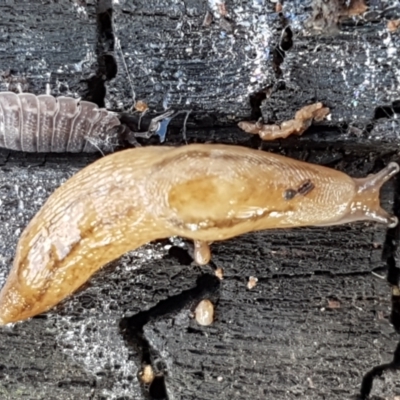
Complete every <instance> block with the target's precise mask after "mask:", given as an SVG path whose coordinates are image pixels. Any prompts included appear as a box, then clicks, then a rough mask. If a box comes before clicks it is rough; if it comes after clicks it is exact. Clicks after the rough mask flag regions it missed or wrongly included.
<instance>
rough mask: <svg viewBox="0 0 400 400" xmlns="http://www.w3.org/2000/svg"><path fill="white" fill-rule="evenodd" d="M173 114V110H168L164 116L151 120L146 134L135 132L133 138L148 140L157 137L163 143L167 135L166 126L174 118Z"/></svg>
mask: <svg viewBox="0 0 400 400" xmlns="http://www.w3.org/2000/svg"><path fill="white" fill-rule="evenodd" d="M174 113H175V111H174V110H168V111H167V112H165V113H164V114H161V115H158V116H157V117H155V118H153V119H152V120H151V122H150V125H149V128H148V130H147V131H146V132H135V133H134V134H135V137H142V138H145V139H150V138H151V137H152V136H153V135H158V136H159V137H160V142H161V143H162V142H164V140H165V136H166V135H167V128H168V125H169V123H170V121H171V119H172V118H173V117H174V115H173V114H174Z"/></svg>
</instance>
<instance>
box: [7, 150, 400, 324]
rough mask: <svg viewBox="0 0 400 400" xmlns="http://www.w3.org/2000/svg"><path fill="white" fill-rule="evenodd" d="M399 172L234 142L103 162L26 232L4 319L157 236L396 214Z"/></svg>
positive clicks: (63, 190) (45, 303) (45, 304)
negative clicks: (392, 201) (388, 203)
mask: <svg viewBox="0 0 400 400" xmlns="http://www.w3.org/2000/svg"><path fill="white" fill-rule="evenodd" d="M398 171H399V166H398V165H397V164H396V163H393V162H392V163H390V164H389V165H388V166H387V167H386V168H384V169H383V170H381V171H380V172H379V173H377V174H376V175H370V176H368V177H366V178H362V179H355V178H351V177H349V176H347V175H346V174H344V173H342V172H339V171H336V170H333V169H329V168H326V167H322V166H319V165H313V164H308V163H305V162H301V161H296V160H293V159H290V158H286V157H283V156H280V155H276V154H272V153H268V152H264V151H259V150H251V149H248V148H243V147H238V146H228V145H216V144H214V145H207V144H194V145H189V146H184V147H178V148H173V147H141V148H136V149H131V150H125V151H122V152H119V153H115V154H111V155H109V156H107V157H104V158H101V159H100V160H98V161H97V162H95V163H93V164H91V165H89V166H88V167H86V168H85V169H83V170H82V171H80V172H78V173H77V174H76V175H75V176H73V177H72V178H71V179H69V180H68V181H67V182H66V183H65V184H63V185H62V186H61V187H60V188H59V189H57V190H56V191H55V192H54V193H53V194H52V195H51V196H50V197H49V199H48V200H47V202H46V203H45V205H44V206H43V207H42V209H41V210H40V211H39V212H38V213H37V214H36V216H35V217H34V218H33V219H32V221H31V222H30V223H29V225H28V226H27V228H26V229H25V231H24V232H23V234H22V236H21V238H20V240H19V243H18V247H17V250H16V256H15V260H14V265H13V267H12V269H11V272H10V275H9V277H8V279H7V282H6V284H5V286H4V287H3V289H2V291H1V293H0V319H1V320H0V322H1V324H6V323H9V322H15V321H20V320H23V319H26V318H29V317H32V316H34V315H36V314H39V313H42V312H44V311H46V310H49V309H50V308H52V307H53V306H55V305H56V304H57V303H59V302H60V301H61V300H63V299H64V298H65V297H67V296H68V295H70V294H71V293H73V292H74V291H75V290H77V289H78V288H79V287H80V286H81V285H82V284H83V283H85V282H86V281H87V280H88V279H89V278H90V277H91V276H92V275H93V274H94V273H95V272H96V271H97V270H98V269H100V268H101V267H102V266H104V265H105V264H106V263H108V262H110V261H112V260H115V259H116V258H118V257H120V256H121V255H122V254H124V253H126V252H127V251H129V250H133V249H136V248H137V247H139V246H141V245H143V244H145V243H147V242H150V241H152V240H155V239H161V238H167V237H170V236H175V235H178V236H183V237H186V238H188V239H192V240H194V241H195V244H196V246H195V248H196V260H197V261H198V262H200V263H206V262H208V260H209V258H210V249H209V243H210V242H214V241H218V240H225V239H229V238H232V237H234V236H237V235H241V234H243V233H246V232H251V231H258V230H262V229H272V228H290V227H296V226H305V225H318V226H321V225H336V224H342V223H346V222H352V221H362V220H368V221H377V222H381V223H385V224H387V225H388V226H390V227H392V226H395V225H396V224H397V218H396V217H394V216H390V215H389V214H388V213H387V212H386V211H384V210H383V209H382V208H381V207H380V204H379V190H380V187H381V186H382V184H383V183H384V182H386V181H387V180H388V179H389V178H391V177H392V176H393V175H395V174H396V173H397V172H398Z"/></svg>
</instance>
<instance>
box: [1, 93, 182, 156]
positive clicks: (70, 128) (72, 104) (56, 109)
mask: <svg viewBox="0 0 400 400" xmlns="http://www.w3.org/2000/svg"><path fill="white" fill-rule="evenodd" d="M173 113H174V111H172V110H170V111H167V112H166V113H164V114H162V115H159V116H157V117H155V118H153V119H150V120H149V118H147V122H146V121H144V120H143V121H142V119H141V118H139V123H135V121H134V119H133V120H129V118H130V117H129V116H127V115H125V116H124V120H125V121H126V122H128V124H129V122H131V123H133V125H134V127H135V128H134V130H137V131H138V132H131V131H130V129H129V128H127V126H126V125H121V121H120V119H119V114H118V113H115V112H112V111H108V110H106V109H104V108H99V107H98V106H97V105H96V104H95V103H92V102H89V101H81V100H79V99H74V98H72V97H58V98H56V97H54V96H51V95H48V94H43V95H39V96H36V95H34V94H31V93H19V94H15V93H13V92H2V93H0V147H4V148H7V149H10V150H19V151H25V152H57V153H62V152H71V153H79V152H88V153H91V152H96V151H99V150H100V151H102V150H104V151H106V152H108V151H113V150H114V149H115V147H117V146H118V145H120V144H121V142H122V141H123V140H125V141H127V142H129V143H133V144H135V143H137V142H136V140H135V137H136V136H138V137H150V136H152V135H153V134H155V133H156V134H159V136H160V139H161V141H162V140H163V139H164V138H165V133H166V126H167V125H168V123H169V121H170V120H171V118H172V117H171V118H168V117H170V116H171V114H173ZM140 122H143V123H142V126H143V127H144V128H147V129H146V131H145V132H139V131H140V125H141V124H140Z"/></svg>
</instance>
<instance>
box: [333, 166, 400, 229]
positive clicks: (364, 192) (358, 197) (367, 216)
mask: <svg viewBox="0 0 400 400" xmlns="http://www.w3.org/2000/svg"><path fill="white" fill-rule="evenodd" d="M399 170H400V167H399V165H398V164H397V163H395V162H391V163H389V165H387V166H386V167H385V168H384V169H382V170H381V171H379V172H378V173H377V174H374V175H369V176H367V177H366V178H353V180H354V182H355V184H356V194H355V196H354V199H353V201H352V202H351V204H350V208H349V212H348V214H347V215H346V216H345V217H344V218H343V220H341V221H340V222H339V223H344V222H351V221H375V222H380V223H383V224H386V225H387V226H388V227H389V228H394V227H395V226H396V225H397V223H398V219H397V217H395V216H394V215H390V214H388V213H387V212H386V211H385V210H384V209H383V208H381V206H380V199H379V192H380V189H381V187H382V185H383V184H384V183H385V182H387V181H388V180H389V179H390V178H392V177H393V176H394V175H396V174H397V173H398V172H399Z"/></svg>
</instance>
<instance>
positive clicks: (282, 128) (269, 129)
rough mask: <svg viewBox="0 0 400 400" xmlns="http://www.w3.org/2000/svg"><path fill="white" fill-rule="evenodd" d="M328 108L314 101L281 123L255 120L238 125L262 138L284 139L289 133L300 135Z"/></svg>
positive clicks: (323, 116) (327, 111) (319, 119)
mask: <svg viewBox="0 0 400 400" xmlns="http://www.w3.org/2000/svg"><path fill="white" fill-rule="evenodd" d="M329 112H330V110H329V108H328V107H324V106H323V104H322V103H314V104H310V105H308V106H305V107H303V108H301V109H300V110H299V111H297V112H296V114H295V117H294V119H291V120H289V121H285V122H282V124H281V125H267V124H261V123H260V122H259V121H257V122H247V121H242V122H239V124H238V126H239V128H240V129H243V130H244V131H245V132H247V133H253V134H256V135H259V136H260V138H261V139H262V140H274V139H284V138H287V137H288V136H290V135H298V136H300V135H302V134H303V132H304V131H305V130H306V129H307V128H308V127H309V126H310V125H311V123H312V121H313V120H316V121H322V120H323V119H324V118H325V117H326V116H327V115H328V114H329Z"/></svg>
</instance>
